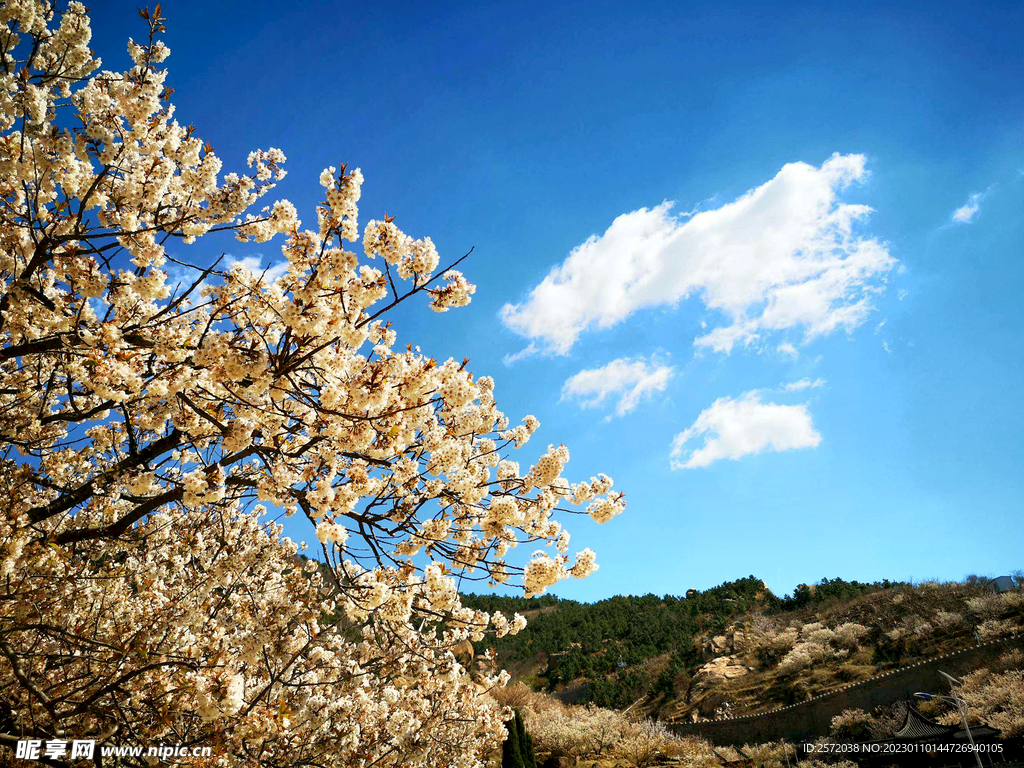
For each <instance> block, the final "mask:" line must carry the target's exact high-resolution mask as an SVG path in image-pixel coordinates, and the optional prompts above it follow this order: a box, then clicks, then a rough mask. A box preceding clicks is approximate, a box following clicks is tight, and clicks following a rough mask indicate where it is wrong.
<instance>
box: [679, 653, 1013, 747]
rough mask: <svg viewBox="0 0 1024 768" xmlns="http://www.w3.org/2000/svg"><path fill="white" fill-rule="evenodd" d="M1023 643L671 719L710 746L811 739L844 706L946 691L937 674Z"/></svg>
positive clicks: (959, 670) (973, 665)
mask: <svg viewBox="0 0 1024 768" xmlns="http://www.w3.org/2000/svg"><path fill="white" fill-rule="evenodd" d="M1022 646H1024V637H1022V636H1014V637H1009V638H1005V639H1003V640H996V641H993V642H990V643H984V644H982V645H976V646H972V647H970V648H964V649H963V650H960V651H954V652H953V653H946V654H943V655H942V656H936V657H935V658H933V659H929V660H928V661H922V662H918V663H917V664H912V665H910V666H909V667H901V668H900V669H894V670H892V671H890V672H884V673H882V674H880V675H878V676H877V677H872V678H870V679H868V680H862V681H860V682H858V683H851V684H849V685H845V686H843V687H841V688H837V689H834V690H832V691H829V692H828V693H823V694H821V695H819V696H815V697H813V698H811V699H808V700H807V701H802V702H800V703H799V704H791V705H789V706H787V707H780V708H778V709H774V710H771V711H769V712H764V713H762V714H760V715H750V716H747V717H730V718H725V719H722V720H710V721H706V722H698V723H670V724H669V728H671V729H672V730H673V731H674V732H675V733H677V734H679V735H681V736H701V737H703V738H705V739H707V740H708V741H710V742H711V743H713V744H717V745H723V746H741V745H743V744H758V743H764V742H768V741H778V740H779V739H785V740H787V741H790V742H803V741H813V740H814V739H816V738H818V737H819V736H827V735H828V733H829V727H830V725H831V722H832V718H833V717H835V716H836V715H838V714H839V713H840V712H842V711H843V710H844V709H854V708H859V709H863V710H864V711H865V712H870V711H871V710H872V709H873V708H875V707H877V706H879V705H881V704H891V703H892V702H894V701H899V700H901V699H905V698H906V697H907V696H909V695H912V694H913V693H915V692H916V691H927V692H930V693H938V694H943V695H946V694H947V693H948V691H949V684H948V683H947V682H946V680H945V679H944V678H943V677H942V676H941V675H940V674H939V670H940V669H941V670H942V671H943V672H947V673H949V674H951V675H963V674H967V673H968V672H971V671H973V670H975V669H978V668H980V667H983V666H985V665H986V664H988V663H990V662H991V661H992V660H994V659H995V658H996V657H998V656H999V655H1000V654H1001V653H1002V652H1003V651H1005V650H1007V649H1008V648H1011V647H1022Z"/></svg>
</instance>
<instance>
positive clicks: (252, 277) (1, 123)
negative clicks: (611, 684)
mask: <svg viewBox="0 0 1024 768" xmlns="http://www.w3.org/2000/svg"><path fill="white" fill-rule="evenodd" d="M140 14H141V15H142V17H143V22H142V23H143V25H144V29H145V31H146V35H145V38H144V40H143V42H134V41H132V40H129V42H128V54H129V57H130V67H129V68H128V69H127V70H125V71H123V72H115V71H107V70H102V69H101V63H100V60H99V59H98V58H96V56H95V54H94V53H93V52H92V51H90V49H89V41H90V37H91V31H90V21H89V17H88V11H87V9H86V8H85V7H84V6H83V5H82V4H81V3H78V2H71V3H69V4H68V5H67V7H66V8H65V9H64V10H63V12H58V10H57V9H56V8H55V7H54V6H53V4H52V3H50V2H47V1H46V0H9V1H8V2H3V3H2V4H0V22H2V23H3V29H2V32H0V48H2V58H0V131H2V136H0V194H2V196H3V204H2V208H0V281H2V282H0V432H2V442H0V484H2V488H3V494H2V497H0V749H6V748H8V747H10V746H11V745H12V744H13V743H14V742H15V741H16V740H17V739H19V738H40V739H50V738H60V739H76V738H79V739H96V740H97V741H98V742H99V743H103V744H106V743H111V744H124V743H129V744H142V745H147V744H156V743H164V744H168V743H170V744H181V745H211V746H213V748H214V749H213V752H214V756H213V758H211V764H217V765H255V766H278V765H285V764H287V765H346V766H349V765H351V766H371V765H372V766H384V765H407V766H447V765H451V766H467V767H468V766H474V765H479V764H480V762H481V760H482V759H483V758H484V756H486V755H487V754H488V753H489V752H490V751H492V750H493V749H494V748H496V746H497V745H498V743H499V742H500V740H501V739H502V738H503V737H504V729H503V727H502V725H501V722H502V720H503V719H505V718H506V717H507V716H508V712H507V711H503V710H502V708H500V707H498V706H496V705H495V704H494V703H493V699H491V698H490V697H488V696H486V695H485V691H486V690H487V689H488V688H491V687H493V686H498V685H501V684H503V682H504V677H502V676H496V677H485V678H482V679H479V680H477V681H473V680H470V678H469V677H468V676H467V675H466V674H465V671H464V670H463V669H462V668H461V667H460V665H459V664H458V662H457V661H456V659H455V656H454V654H453V652H452V649H453V648H454V647H455V646H456V645H457V644H459V643H464V642H465V641H466V640H467V639H471V640H472V639H480V638H482V637H483V636H484V634H485V633H487V632H494V633H497V634H498V635H502V634H505V633H508V632H515V631H518V630H519V629H521V628H522V626H523V625H524V624H525V622H524V620H523V619H522V617H519V616H516V617H513V618H511V619H510V618H508V617H505V616H502V615H500V614H495V615H488V614H487V613H484V612H480V611H475V610H470V609H466V608H463V607H462V606H461V604H460V599H459V593H458V586H459V583H460V580H472V579H481V580H486V581H489V582H491V583H506V582H507V583H510V584H519V585H521V586H522V587H523V588H524V589H525V591H526V593H527V594H539V593H541V592H543V591H544V590H545V589H546V588H547V587H549V586H551V585H552V584H554V583H556V582H557V581H559V580H560V579H564V578H567V577H568V576H575V577H580V578H582V577H585V576H587V575H588V574H589V573H591V572H592V571H593V570H594V569H595V568H596V565H595V562H594V555H593V553H592V552H590V551H589V550H583V551H582V552H580V553H579V554H577V555H576V556H575V558H574V559H570V557H569V556H568V555H567V554H566V553H567V550H568V545H569V535H568V533H567V532H566V531H565V530H563V528H562V525H561V523H560V522H559V521H558V520H556V519H555V517H556V516H559V513H560V512H561V511H579V512H586V513H587V514H589V515H590V516H591V517H592V518H594V519H595V520H597V521H599V522H604V521H606V520H608V519H610V518H611V517H613V516H614V515H616V514H618V513H619V512H620V511H621V510H622V509H623V500H622V496H621V494H619V493H617V492H614V491H612V481H611V479H610V478H608V477H607V476H605V475H599V476H597V477H594V478H591V479H589V480H586V481H583V482H578V483H569V482H568V481H566V480H565V479H563V477H562V472H563V468H564V466H565V464H566V462H567V461H568V460H569V453H568V450H567V449H566V448H565V447H564V446H550V447H549V448H548V449H547V451H546V452H544V453H543V455H541V456H540V458H539V459H538V460H537V461H536V462H535V463H534V464H533V465H532V466H529V467H527V468H525V469H522V470H521V469H520V467H519V465H518V464H517V463H516V462H515V461H513V460H511V459H510V458H508V455H509V454H510V453H511V451H512V450H514V449H516V448H520V447H521V446H523V445H524V444H525V443H526V442H527V441H528V440H529V439H530V437H531V435H533V433H534V432H535V431H536V429H537V427H538V422H537V420H536V419H535V418H533V417H530V416H528V417H526V418H525V419H524V420H523V421H522V423H520V424H518V425H517V426H512V425H510V423H509V420H508V418H506V416H505V415H504V414H503V413H502V412H501V411H500V410H499V409H498V406H497V404H496V401H495V385H494V381H493V380H492V379H491V378H488V377H474V376H473V375H472V374H471V373H470V371H469V370H468V368H467V361H465V360H463V361H462V362H458V361H454V360H446V361H438V360H435V359H433V358H431V357H430V356H429V355H427V354H425V353H423V352H421V351H420V350H419V348H418V347H416V346H414V345H412V344H408V342H407V341H405V340H403V341H402V343H401V344H399V341H398V338H399V337H398V333H397V330H396V329H395V328H394V327H393V326H392V324H391V322H390V320H389V312H390V311H391V310H392V309H394V308H395V307H396V306H397V305H399V304H401V303H403V302H405V301H412V302H416V301H423V302H425V303H428V304H429V307H430V308H431V309H432V310H434V311H437V312H446V311H448V310H450V309H454V308H457V307H461V306H463V305H465V304H467V303H468V302H469V301H470V296H471V294H472V293H473V292H474V287H473V286H472V285H471V284H470V283H469V282H468V281H467V280H466V278H465V277H464V276H463V274H462V273H461V272H459V271H458V270H457V269H455V267H456V266H458V265H459V262H460V261H461V259H457V260H454V261H453V262H452V263H451V264H449V266H447V267H440V266H439V265H440V264H441V261H440V257H439V255H438V252H437V249H436V248H435V247H434V244H433V243H432V242H431V240H430V239H429V238H427V237H424V238H422V239H413V238H412V237H410V236H408V235H406V234H404V233H403V232H402V231H401V230H400V229H399V228H398V227H397V226H396V224H395V222H394V220H393V219H392V218H391V217H384V218H382V219H380V220H376V221H370V222H368V223H367V224H366V225H365V227H364V228H363V229H362V232H361V234H360V229H359V225H358V219H357V216H358V211H357V203H358V200H359V196H360V185H361V184H362V181H363V176H362V174H361V173H360V171H359V170H358V169H356V168H348V167H346V166H340V167H339V168H334V167H331V168H328V169H326V170H325V171H324V172H323V173H322V174H321V176H320V179H319V182H320V185H321V187H322V189H323V200H322V202H321V203H320V204H319V205H318V206H317V207H316V210H315V224H314V226H313V227H312V228H311V229H304V228H302V225H301V223H300V221H299V218H298V211H297V210H296V208H295V206H293V205H292V204H291V203H289V202H288V201H286V200H279V201H277V202H274V203H272V204H269V205H266V206H264V207H262V208H258V205H257V204H258V201H260V200H261V199H263V198H264V197H265V196H266V195H267V194H268V193H269V192H270V191H271V190H272V189H273V188H274V185H275V183H276V182H277V181H279V180H280V179H282V178H283V176H284V174H285V171H284V168H283V165H284V162H285V157H284V154H283V153H282V152H281V151H280V150H277V149H267V150H258V151H254V152H252V153H251V154H250V155H249V159H248V164H249V167H250V170H249V171H248V172H247V173H245V174H239V173H234V172H232V173H227V174H224V175H222V164H221V161H220V160H219V159H218V157H217V156H216V155H215V154H214V152H213V149H212V148H211V147H210V146H209V145H207V144H205V143H204V142H203V141H202V139H200V138H199V137H198V136H197V135H196V130H195V128H194V127H193V126H191V125H186V124H182V123H180V122H179V121H178V120H177V119H176V116H175V111H174V107H173V106H172V104H171V103H170V96H171V89H170V88H168V87H167V86H166V85H165V79H166V76H167V73H166V70H164V69H163V68H162V62H163V61H164V60H165V59H166V58H167V57H168V55H169V50H168V48H167V47H166V46H165V45H164V44H163V43H162V42H161V41H160V39H159V37H160V33H161V32H162V31H163V29H164V27H163V24H164V19H163V18H162V16H161V11H160V7H159V6H157V7H156V9H155V11H153V12H149V11H141V12H140ZM218 232H228V233H232V234H233V235H234V236H235V237H236V238H237V239H238V240H240V241H243V242H256V243H265V242H267V241H269V240H271V239H273V238H278V239H279V240H280V241H281V250H282V254H283V259H284V260H283V262H282V264H283V268H282V270H281V274H280V275H279V276H276V277H273V276H271V275H268V274H267V273H263V274H257V273H254V272H252V271H250V270H249V269H246V268H245V267H244V266H243V265H242V264H239V263H235V264H228V265H225V264H222V263H221V262H214V263H204V262H203V261H202V260H200V259H199V257H198V256H194V255H192V254H194V253H195V252H196V249H194V248H190V247H189V246H191V244H192V243H194V242H195V241H196V240H197V239H199V238H201V237H207V236H209V237H211V238H216V237H226V235H217V233H218ZM360 241H361V242H360ZM350 243H360V246H361V247H359V248H353V249H352V250H347V248H348V247H349V246H348V244H350ZM356 251H361V252H358V253H357V252H356ZM169 273H174V275H175V278H173V279H172V278H171V277H169ZM182 275H187V277H186V278H185V279H182V278H181V276H182ZM407 344H408V346H406V345H407ZM282 515H296V516H300V517H304V518H307V519H308V520H309V522H310V530H311V538H312V537H313V535H314V534H313V531H314V530H315V540H316V542H317V544H316V546H317V552H316V553H315V554H316V555H317V558H316V559H313V560H309V561H303V560H302V559H301V558H299V557H298V553H299V550H300V549H301V547H300V546H298V545H296V544H295V543H294V542H292V541H290V540H289V539H288V538H286V537H285V536H284V535H283V533H282V526H281V524H280V521H279V517H280V516H282ZM534 542H535V543H537V544H540V545H552V546H553V549H552V550H547V549H545V548H544V547H543V546H542V547H541V548H540V549H539V550H538V551H537V552H536V553H535V554H534V555H533V556H532V557H531V558H530V559H529V560H528V561H527V562H526V564H525V565H523V566H516V565H515V564H514V563H513V562H511V561H510V559H509V553H510V551H511V550H512V549H513V548H515V547H516V546H517V545H519V544H523V543H534ZM316 560H321V561H322V562H323V563H324V565H319V564H318V563H317V562H316Z"/></svg>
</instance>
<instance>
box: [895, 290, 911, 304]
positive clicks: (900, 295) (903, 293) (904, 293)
mask: <svg viewBox="0 0 1024 768" xmlns="http://www.w3.org/2000/svg"><path fill="white" fill-rule="evenodd" d="M909 295H910V291H908V290H907V289H906V288H900V289H899V291H897V292H896V298H897V299H899V300H900V301H903V300H904V299H905V298H907V296H909Z"/></svg>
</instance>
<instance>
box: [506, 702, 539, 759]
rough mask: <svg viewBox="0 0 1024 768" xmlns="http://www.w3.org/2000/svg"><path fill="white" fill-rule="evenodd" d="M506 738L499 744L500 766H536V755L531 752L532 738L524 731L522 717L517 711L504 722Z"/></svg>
mask: <svg viewBox="0 0 1024 768" xmlns="http://www.w3.org/2000/svg"><path fill="white" fill-rule="evenodd" d="M505 728H506V729H508V738H507V739H505V741H504V743H503V744H502V745H501V768H537V757H536V755H534V753H533V739H532V738H531V737H530V734H528V733H527V732H526V727H525V726H524V725H523V717H522V715H520V714H519V712H518V711H517V712H516V713H515V714H514V715H513V717H512V719H511V720H509V721H508V722H506V723H505Z"/></svg>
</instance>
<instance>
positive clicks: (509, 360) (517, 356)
mask: <svg viewBox="0 0 1024 768" xmlns="http://www.w3.org/2000/svg"><path fill="white" fill-rule="evenodd" d="M539 351H540V350H539V349H537V345H536V344H534V343H533V342H532V341H531V342H530V343H529V344H527V345H526V346H525V347H524V348H523V349H520V350H519V351H518V352H509V353H508V354H507V355H505V356H504V357H503V358H501V362H503V363H504V364H505V365H514V364H515V363H518V362H519V361H520V360H522V359H524V358H527V357H530V356H532V355H535V354H537V353H538V352H539Z"/></svg>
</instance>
